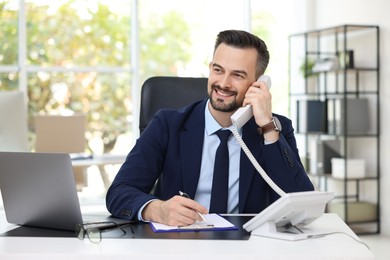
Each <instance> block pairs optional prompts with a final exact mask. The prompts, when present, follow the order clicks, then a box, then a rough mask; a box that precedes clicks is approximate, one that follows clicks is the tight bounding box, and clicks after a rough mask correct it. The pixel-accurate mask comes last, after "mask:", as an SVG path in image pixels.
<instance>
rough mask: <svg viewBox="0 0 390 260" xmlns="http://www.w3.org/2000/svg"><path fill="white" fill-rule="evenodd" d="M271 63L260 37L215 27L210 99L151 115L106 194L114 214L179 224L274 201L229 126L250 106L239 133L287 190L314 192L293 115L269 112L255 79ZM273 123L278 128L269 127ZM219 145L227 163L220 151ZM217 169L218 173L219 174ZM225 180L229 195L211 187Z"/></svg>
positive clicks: (251, 209) (261, 86)
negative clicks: (237, 113)
mask: <svg viewBox="0 0 390 260" xmlns="http://www.w3.org/2000/svg"><path fill="white" fill-rule="evenodd" d="M268 62H269V54H268V50H267V46H266V45H265V43H264V42H263V41H262V40H261V39H260V38H258V37H257V36H255V35H253V34H250V33H248V32H245V31H239V30H227V31H222V32H220V33H219V34H218V36H217V40H216V43H215V48H214V55H213V60H212V61H211V62H210V64H209V69H210V73H209V78H208V94H209V99H207V100H202V101H198V102H195V103H193V104H189V105H188V106H186V107H184V108H182V109H179V110H161V111H159V112H158V113H156V115H155V116H154V119H153V120H152V121H151V122H150V124H149V125H148V127H147V128H146V129H145V131H144V132H143V134H142V135H141V136H140V138H139V139H138V140H137V143H136V145H135V146H134V147H133V149H132V150H131V151H130V153H129V155H128V156H127V159H126V161H125V163H124V164H123V165H122V167H121V169H120V170H119V172H118V174H117V176H116V177H115V180H114V181H113V183H112V185H111V187H110V189H109V190H108V192H107V196H106V202H107V208H108V210H109V211H110V212H111V214H113V215H114V216H116V217H121V218H126V219H130V220H140V221H154V222H160V223H163V224H167V225H172V226H180V225H189V224H193V223H194V222H195V221H196V220H199V221H201V220H202V219H201V217H200V216H199V214H198V213H201V214H206V213H208V212H215V213H259V212H260V211H262V210H263V209H264V208H266V207H267V206H268V205H270V204H271V203H272V202H274V201H275V200H276V199H278V197H279V196H278V195H277V194H276V193H275V192H274V191H273V190H272V189H271V188H270V187H269V186H268V184H267V183H266V182H265V181H264V180H263V179H262V178H261V176H260V175H259V174H258V173H257V171H256V169H255V168H254V167H253V166H252V164H251V163H250V161H249V160H248V159H247V158H246V156H245V154H243V153H242V151H241V149H240V146H239V145H238V143H237V142H236V140H235V138H234V137H233V136H232V135H231V132H230V130H229V129H231V128H232V127H233V126H232V122H231V119H230V117H231V115H232V114H233V113H234V112H235V111H236V110H237V109H238V108H240V107H242V106H245V105H247V104H250V105H252V108H253V115H254V116H253V118H252V119H251V120H249V121H248V123H246V124H245V125H244V126H243V127H242V129H238V131H239V132H240V133H241V135H242V138H243V140H244V142H245V143H246V144H247V145H248V147H249V149H250V150H251V152H252V153H253V155H254V156H255V158H256V159H257V161H258V162H259V164H260V165H261V166H262V168H263V169H264V170H265V171H266V172H267V173H268V175H269V176H270V177H271V179H272V180H273V181H274V182H275V183H276V184H277V185H278V186H279V187H280V188H281V189H282V190H284V191H285V192H296V191H308V190H313V185H312V183H311V182H310V180H309V179H308V177H307V174H306V172H305V170H304V168H303V166H302V163H301V161H300V158H299V155H298V149H297V147H296V140H295V137H294V130H293V128H292V124H291V121H290V120H289V119H288V118H286V117H284V116H281V115H277V114H273V113H272V106H271V103H272V96H271V93H270V92H269V89H268V87H267V86H266V85H265V83H263V82H257V81H256V80H257V78H258V77H259V76H261V75H263V74H264V72H265V70H266V68H267V65H268ZM274 121H278V122H279V123H280V124H279V126H281V127H269V126H270V125H271V126H273V125H274V124H273V122H274ZM266 126H267V127H266ZM259 129H260V130H262V131H259ZM265 129H266V131H265ZM221 130H222V131H224V132H225V133H227V135H226V138H225V139H227V140H226V141H220V140H223V139H222V138H221V137H220V135H219V132H221ZM260 133H261V134H260ZM220 138H221V139H220ZM223 142H225V145H223ZM222 146H223V147H224V149H223V150H224V152H225V153H226V154H225V155H226V156H224V157H227V158H226V160H225V161H227V165H226V166H224V165H222V164H221V163H220V162H221V160H220V158H221V156H220V155H218V154H219V152H220V149H221V150H222V148H220V147H222ZM222 157H223V156H222ZM221 169H225V173H224V174H223V175H221V176H222V177H220V175H218V174H219V173H218V174H217V172H221ZM222 179H226V180H225V182H226V194H224V193H223V192H219V190H218V189H220V188H217V187H216V186H218V185H220V184H221V183H224V181H222ZM156 182H157V184H156V189H155V192H154V194H151V193H150V192H151V191H152V189H153V187H154V186H155V183H156ZM179 191H185V192H186V193H187V194H188V195H189V198H187V197H183V196H179V195H178V192H179ZM190 198H193V199H190ZM214 205H217V206H214Z"/></svg>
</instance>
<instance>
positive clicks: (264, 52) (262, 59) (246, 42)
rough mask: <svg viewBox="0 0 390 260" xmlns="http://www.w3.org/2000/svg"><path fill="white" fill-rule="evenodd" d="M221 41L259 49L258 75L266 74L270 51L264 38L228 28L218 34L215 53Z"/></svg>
mask: <svg viewBox="0 0 390 260" xmlns="http://www.w3.org/2000/svg"><path fill="white" fill-rule="evenodd" d="M221 43H224V44H226V45H228V46H233V47H236V48H240V49H246V48H255V49H256V50H257V65H256V75H257V77H259V76H260V75H262V74H264V72H265V70H266V69H267V66H268V62H269V52H268V49H267V45H266V44H265V43H264V41H263V40H262V39H260V38H259V37H257V36H256V35H254V34H251V33H249V32H246V31H241V30H226V31H222V32H220V33H219V34H218V35H217V40H216V41H215V46H214V53H215V50H216V49H217V48H218V46H219V45H220V44H221Z"/></svg>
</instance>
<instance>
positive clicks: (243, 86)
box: [208, 43, 257, 112]
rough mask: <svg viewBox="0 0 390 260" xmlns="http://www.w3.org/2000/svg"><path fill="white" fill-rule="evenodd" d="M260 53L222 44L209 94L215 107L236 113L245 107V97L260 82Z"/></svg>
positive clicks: (211, 79) (217, 55) (251, 49)
mask: <svg viewBox="0 0 390 260" xmlns="http://www.w3.org/2000/svg"><path fill="white" fill-rule="evenodd" d="M256 60H257V51H256V49H254V48H250V49H239V48H234V47H231V46H228V45H226V44H224V43H222V44H220V45H219V46H218V48H217V49H216V50H215V53H214V57H213V61H212V62H211V63H210V65H209V69H210V73H209V80H208V93H209V97H210V103H211V106H212V107H213V108H214V109H215V110H218V111H222V112H233V111H235V110H237V109H238V108H239V107H241V106H242V103H243V101H244V97H245V93H246V91H247V90H248V88H249V87H250V86H251V85H252V83H253V82H255V81H256V76H255V71H256Z"/></svg>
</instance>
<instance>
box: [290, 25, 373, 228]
mask: <svg viewBox="0 0 390 260" xmlns="http://www.w3.org/2000/svg"><path fill="white" fill-rule="evenodd" d="M289 41H290V42H289V43H290V50H289V63H290V64H289V101H290V104H289V105H290V117H291V118H292V119H293V122H294V128H295V130H296V137H297V142H298V148H299V150H300V155H301V158H302V160H303V163H304V165H305V168H306V170H307V172H308V174H309V176H310V177H311V179H312V181H313V183H314V184H315V185H316V187H317V189H319V190H328V191H334V192H335V199H334V200H333V201H332V202H330V203H329V204H328V208H327V210H328V212H336V213H338V214H339V215H340V217H341V218H343V219H344V221H345V222H346V223H347V224H348V225H349V226H350V227H351V228H352V229H353V230H354V231H355V232H356V233H359V234H363V233H379V232H380V215H379V208H380V196H379V195H380V190H379V188H380V186H379V182H380V169H379V165H380V164H379V162H380V153H379V151H380V149H379V145H380V135H379V129H380V128H379V123H380V122H379V118H380V117H379V111H380V110H379V72H380V66H379V65H380V63H379V57H380V56H379V50H380V49H379V26H375V25H348V24H347V25H340V26H335V27H331V28H324V29H320V30H313V31H308V32H303V33H298V34H293V35H290V37H289ZM294 119H296V120H294ZM333 158H336V159H333Z"/></svg>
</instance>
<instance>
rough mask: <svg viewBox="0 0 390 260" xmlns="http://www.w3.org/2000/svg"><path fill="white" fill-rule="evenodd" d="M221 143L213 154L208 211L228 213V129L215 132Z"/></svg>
mask: <svg viewBox="0 0 390 260" xmlns="http://www.w3.org/2000/svg"><path fill="white" fill-rule="evenodd" d="M216 134H217V135H218V137H219V139H220V140H221V143H220V144H219V147H218V149H217V152H216V154H215V164H214V175H213V186H212V188H211V201H210V210H209V212H210V213H228V212H227V203H228V186H229V150H228V146H227V140H228V138H229V136H230V135H231V132H230V130H218V131H217V132H216Z"/></svg>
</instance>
